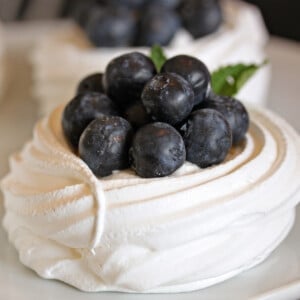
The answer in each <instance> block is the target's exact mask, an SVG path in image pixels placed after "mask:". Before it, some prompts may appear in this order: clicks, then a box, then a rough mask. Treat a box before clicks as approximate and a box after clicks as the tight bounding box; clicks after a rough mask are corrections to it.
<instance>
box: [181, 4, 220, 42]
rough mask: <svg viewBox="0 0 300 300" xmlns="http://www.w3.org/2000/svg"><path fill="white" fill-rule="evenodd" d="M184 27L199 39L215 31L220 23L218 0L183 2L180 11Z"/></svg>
mask: <svg viewBox="0 0 300 300" xmlns="http://www.w3.org/2000/svg"><path fill="white" fill-rule="evenodd" d="M180 14H181V16H182V20H183V25H184V27H185V28H186V29H187V30H188V31H189V32H190V33H191V34H192V35H193V36H194V38H200V37H202V36H205V35H207V34H210V33H212V32H214V31H216V30H217V29H218V28H219V26H220V25H221V23H222V10H221V7H220V3H219V1H218V0H184V1H183V3H182V6H181V9H180Z"/></svg>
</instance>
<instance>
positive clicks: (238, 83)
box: [150, 45, 268, 97]
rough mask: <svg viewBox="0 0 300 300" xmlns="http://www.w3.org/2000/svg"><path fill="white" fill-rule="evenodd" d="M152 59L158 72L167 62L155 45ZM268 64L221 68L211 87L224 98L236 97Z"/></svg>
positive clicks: (161, 50) (214, 75)
mask: <svg viewBox="0 0 300 300" xmlns="http://www.w3.org/2000/svg"><path fill="white" fill-rule="evenodd" d="M150 58H151V59H152V61H153V63H154V65H155V67H156V70H157V72H158V73H159V72H160V70H161V67H162V66H163V64H164V63H165V62H166V60H167V57H166V55H165V54H164V51H163V49H162V47H160V46H159V45H154V46H152V48H151V53H150ZM266 64H268V61H267V60H265V61H264V62H262V63H261V64H242V63H240V64H235V65H228V66H224V67H221V68H219V69H217V70H216V71H214V72H213V73H212V74H211V87H212V90H213V91H214V93H215V94H217V95H223V96H230V97H233V96H235V95H236V94H237V93H238V92H239V91H240V89H241V88H242V87H243V86H244V85H245V84H246V83H247V81H248V80H249V79H250V78H251V77H252V76H253V75H254V74H255V73H256V72H257V71H258V70H259V69H260V68H261V67H263V66H265V65H266Z"/></svg>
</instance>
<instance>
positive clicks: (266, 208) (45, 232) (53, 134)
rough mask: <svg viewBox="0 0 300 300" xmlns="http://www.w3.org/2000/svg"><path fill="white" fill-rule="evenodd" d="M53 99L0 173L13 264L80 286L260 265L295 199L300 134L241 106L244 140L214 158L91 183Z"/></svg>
mask: <svg viewBox="0 0 300 300" xmlns="http://www.w3.org/2000/svg"><path fill="white" fill-rule="evenodd" d="M62 109H63V107H59V108H58V109H57V110H55V111H54V112H53V113H52V114H51V115H50V117H48V118H45V119H43V120H42V121H41V122H39V123H38V124H37V125H36V127H35V130H34V137H33V140H32V141H30V142H29V143H27V144H26V145H25V146H24V148H23V150H22V151H21V152H20V153H17V154H14V155H13V156H12V157H11V160H10V169H11V171H10V173H9V174H8V175H7V176H6V177H5V178H4V179H3V181H2V184H1V186H2V191H3V193H4V203H5V209H6V213H5V217H4V220H3V224H4V227H5V229H6V231H7V232H8V235H9V239H10V241H11V242H12V243H13V244H14V245H15V247H16V249H17V250H18V252H19V257H20V260H21V262H22V263H23V264H24V265H26V266H28V267H29V268H31V269H33V270H35V271H36V272H37V273H38V274H39V275H40V276H41V277H44V278H53V279H59V280H61V281H64V282H66V283H68V284H70V285H73V286H75V287H77V288H78V289H81V290H84V291H121V292H138V293H173V292H186V291H192V290H196V289H200V288H204V287H207V286H210V285H213V284H216V283H218V282H221V281H223V280H225V279H227V278H230V277H233V276H235V275H237V274H239V273H240V272H242V271H244V270H246V269H248V268H251V267H253V266H255V265H257V264H258V263H260V262H262V261H263V260H264V259H265V258H266V257H268V255H269V254H270V253H271V252H272V251H273V250H274V249H275V248H276V247H277V246H278V245H279V244H280V242H281V241H282V240H283V239H284V238H285V236H286V235H287V234H288V232H289V230H290V228H291V227H292V224H293V222H294V217H295V206H296V205H297V203H298V202H299V201H300V138H299V136H298V134H297V133H296V132H295V131H294V130H293V129H292V128H291V127H290V125H288V124H287V123H286V122H285V121H284V120H282V119H281V118H279V117H278V116H276V115H275V114H273V113H271V112H269V111H266V110H261V109H253V108H250V116H251V120H252V123H251V126H250V130H249V133H248V135H247V138H246V142H245V144H244V145H241V146H240V147H238V148H235V149H232V151H231V153H230V154H229V155H228V157H227V159H226V161H225V162H224V163H222V164H220V165H218V166H215V167H211V168H207V169H204V170H201V169H199V168H198V167H197V166H195V165H192V164H190V163H185V164H184V166H183V167H181V168H180V169H179V170H178V171H176V172H175V173H174V174H173V175H172V176H169V177H165V178H161V179H142V178H139V177H137V176H136V175H135V174H134V173H133V172H132V171H130V170H125V171H119V172H115V173H114V174H113V175H111V176H108V177H106V178H103V179H101V180H98V179H97V178H96V177H95V176H94V175H93V174H92V173H91V171H90V170H89V168H88V167H87V166H86V165H85V163H84V162H83V161H82V160H80V159H79V158H78V157H77V156H76V155H75V154H74V153H72V152H71V151H70V149H69V147H68V145H67V144H66V142H65V139H64V137H63V134H62V130H61V126H60V118H61V113H62Z"/></svg>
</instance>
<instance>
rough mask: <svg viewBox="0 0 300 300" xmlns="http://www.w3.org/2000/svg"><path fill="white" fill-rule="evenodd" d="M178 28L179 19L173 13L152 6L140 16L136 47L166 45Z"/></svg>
mask: <svg viewBox="0 0 300 300" xmlns="http://www.w3.org/2000/svg"><path fill="white" fill-rule="evenodd" d="M179 28H180V18H179V16H178V15H177V14H176V12H175V11H172V10H168V9H164V8H162V7H160V6H153V7H151V8H149V9H147V10H145V12H144V14H142V16H141V20H140V24H139V33H138V38H137V45H139V46H152V45H154V44H159V45H161V46H165V45H168V44H169V43H170V41H171V40H172V38H173V37H174V35H175V33H176V31H177V30H178V29H179Z"/></svg>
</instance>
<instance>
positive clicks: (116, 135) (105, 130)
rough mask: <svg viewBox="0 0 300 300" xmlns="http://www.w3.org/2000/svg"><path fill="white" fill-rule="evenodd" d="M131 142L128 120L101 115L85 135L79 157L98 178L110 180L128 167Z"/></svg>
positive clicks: (82, 137) (86, 130) (83, 135)
mask: <svg viewBox="0 0 300 300" xmlns="http://www.w3.org/2000/svg"><path fill="white" fill-rule="evenodd" d="M131 140H132V128H131V125H130V124H129V123H128V122H127V121H126V120H125V119H123V118H121V117H116V116H104V115H102V116H101V117H99V118H97V119H95V120H94V121H93V122H91V123H90V124H89V125H88V127H87V128H86V129H85V130H84V132H83V133H82V135H81V137H80V141H79V156H80V158H81V159H82V160H84V161H85V162H86V164H87V165H88V166H89V168H90V169H91V170H92V171H93V173H94V174H95V175H96V176H99V177H102V176H107V175H110V174H112V172H113V171H114V170H122V169H125V168H128V167H129V161H128V151H129V147H130V144H131Z"/></svg>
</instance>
